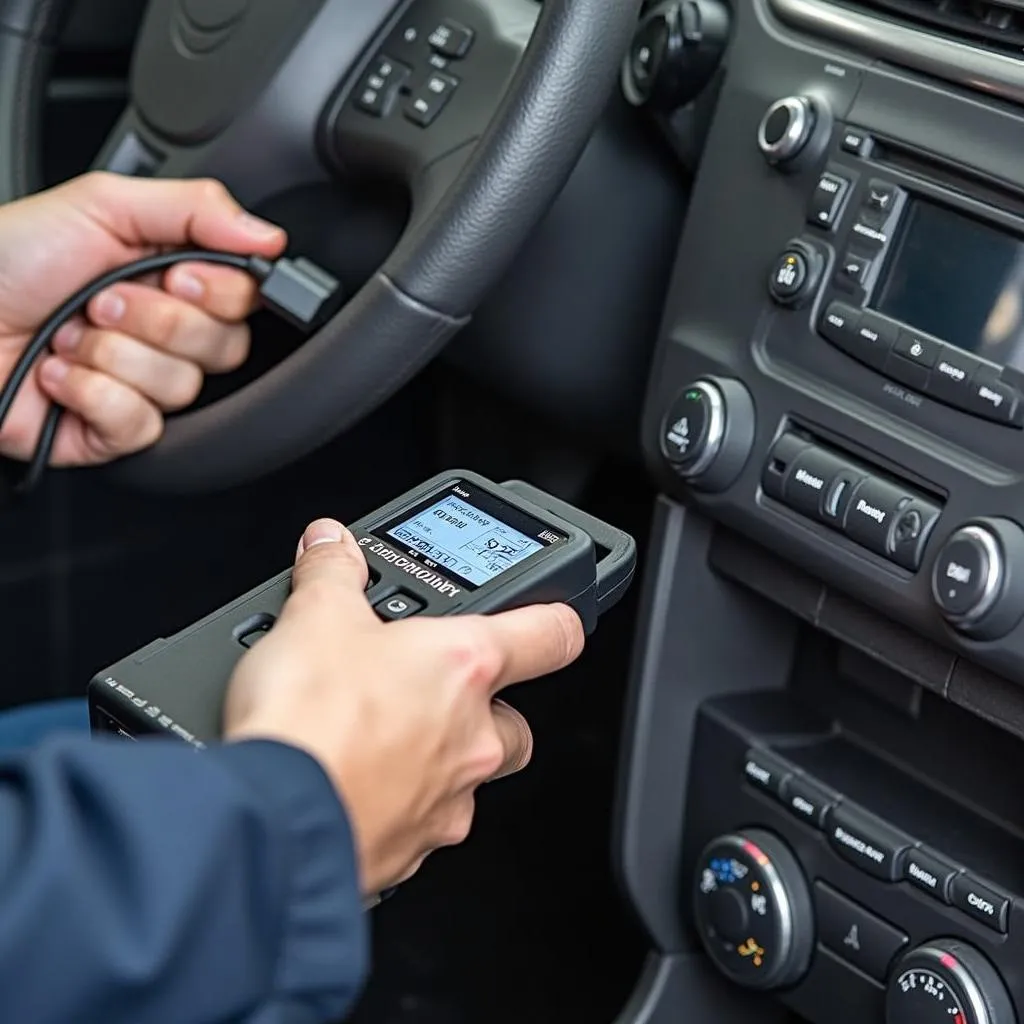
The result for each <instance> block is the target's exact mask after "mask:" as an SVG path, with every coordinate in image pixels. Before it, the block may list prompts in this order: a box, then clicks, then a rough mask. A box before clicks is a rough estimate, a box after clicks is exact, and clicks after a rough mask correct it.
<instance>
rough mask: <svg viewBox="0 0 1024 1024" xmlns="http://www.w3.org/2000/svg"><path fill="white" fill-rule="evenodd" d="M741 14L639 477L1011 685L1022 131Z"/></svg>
mask: <svg viewBox="0 0 1024 1024" xmlns="http://www.w3.org/2000/svg"><path fill="white" fill-rule="evenodd" d="M815 2H817V0H815ZM762 6H765V5H764V4H762V3H760V2H759V3H757V4H755V5H754V10H753V11H750V12H743V11H734V12H733V23H732V34H731V36H730V43H729V58H728V67H729V74H728V76H726V78H725V81H724V82H723V84H722V88H721V92H720V95H719V97H718V105H717V108H716V111H715V114H714V117H713V121H712V123H711V127H710V129H709V131H708V135H707V141H706V145H705V149H704V152H703V155H702V157H701V164H700V169H699V173H698V175H697V178H696V181H695V185H694V190H693V194H692V196H691V201H690V207H689V212H688V214H687V219H686V222H685V226H684V231H683V237H682V242H681V247H680V251H679V257H678V263H677V268H676V272H675V276H674V278H673V280H672V282H671V285H670V287H669V290H668V299H667V308H666V315H665V318H664V326H663V330H662V337H661V339H660V341H659V345H658V347H657V350H656V353H655V357H654V361H653V366H652V370H651V374H650V377H649V387H648V399H647V406H646V409H645V422H644V447H645V454H646V456H647V460H648V464H649V466H650V467H651V471H652V473H653V474H654V476H655V477H656V479H657V481H658V484H659V486H660V487H661V488H662V489H663V490H664V492H665V493H666V494H667V495H668V496H669V497H671V498H675V499H677V500H679V501H682V502H685V503H687V504H688V505H690V506H691V507H696V508H698V509H699V510H700V511H701V512H702V513H704V514H705V515H706V516H707V517H708V518H710V519H712V520H714V521H716V522H718V523H720V524H722V525H723V526H725V527H726V528H728V529H729V530H733V531H736V532H737V533H739V534H742V535H743V536H745V537H746V538H748V539H749V540H752V541H754V542H756V543H757V544H759V545H761V547H762V548H764V549H766V550H768V551H772V552H775V553H776V554H777V555H779V556H780V557H781V558H782V559H783V560H784V561H786V562H788V563H790V564H792V566H793V567H794V569H796V570H799V571H802V572H803V573H809V574H810V575H811V576H812V577H813V578H815V579H816V580H819V581H820V582H821V583H822V584H824V585H825V586H826V587H828V588H829V590H830V591H835V592H836V593H839V594H843V595H845V596H846V597H848V598H852V599H854V600H855V601H856V602H858V603H860V604H861V605H865V606H867V607H869V608H871V609H873V610H874V611H875V612H876V613H879V614H881V615H882V616H884V617H885V618H886V619H887V620H890V621H894V622H898V623H900V624H901V625H902V626H904V627H907V628H909V629H910V630H911V631H912V632H913V633H915V634H917V635H919V636H922V637H925V638H927V639H928V640H929V641H932V642H933V643H936V644H938V645H940V646H941V647H945V648H947V649H949V650H952V651H953V652H954V653H955V654H957V655H959V656H960V657H961V658H963V659H965V660H967V661H970V662H971V663H973V664H975V665H977V666H981V667H983V668H984V669H987V670H989V671H991V672H994V673H996V674H997V675H999V676H1002V677H1006V678H1009V679H1012V680H1014V681H1016V682H1018V683H1021V684H1024V589H1022V590H1020V591H1018V577H1019V576H1021V575H1024V560H1022V558H1024V549H1022V548H1021V541H1022V539H1024V516H1022V514H1021V509H1024V444H1022V438H1024V433H1022V429H1024V168H1022V165H1021V163H1020V161H1019V159H1014V158H1012V155H1011V154H1010V153H1009V152H1008V151H1007V150H1006V147H1005V143H1004V140H1005V139H1006V138H1008V137H1009V136H1008V135H1007V133H1008V132H1011V133H1012V132H1020V131H1024V115H1022V114H1021V113H1020V111H1019V110H1018V111H1016V112H1002V111H997V110H995V109H994V108H989V107H987V106H985V105H983V104H981V105H979V104H977V103H975V102H972V101H969V100H967V99H964V98H963V97H962V96H960V95H956V94H953V93H943V94H941V95H940V94H938V93H936V92H934V91H932V90H928V89H925V88H923V87H922V86H921V85H920V84H919V83H918V82H916V81H913V80H911V79H909V78H907V77H904V76H900V75H898V74H889V73H886V72H884V71H882V70H881V69H880V68H878V67H876V66H870V65H869V66H864V65H859V64H857V63H856V62H853V61H850V60H847V59H844V58H843V57H842V56H841V55H839V54H836V53H831V52H828V51H827V50H826V49H824V48H823V49H821V50H815V48H814V47H809V48H808V47H803V46H801V47H796V46H793V45H789V44H787V42H786V38H785V34H784V33H783V34H781V35H777V34H774V33H769V32H766V31H764V25H763V21H762V14H763V15H764V17H767V16H768V15H767V14H765V13H764V12H763V11H761V7H762ZM759 11H761V13H758V12H759ZM766 69H770V73H769V72H768V71H766ZM739 240H742V241H741V242H740V241H739Z"/></svg>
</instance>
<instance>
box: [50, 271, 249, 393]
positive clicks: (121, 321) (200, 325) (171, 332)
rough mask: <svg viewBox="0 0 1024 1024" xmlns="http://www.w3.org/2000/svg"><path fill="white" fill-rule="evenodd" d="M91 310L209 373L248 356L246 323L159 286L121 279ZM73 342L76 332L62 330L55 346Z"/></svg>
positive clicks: (96, 319)
mask: <svg viewBox="0 0 1024 1024" xmlns="http://www.w3.org/2000/svg"><path fill="white" fill-rule="evenodd" d="M88 315H89V319H90V320H91V321H92V323H93V324H95V325H96V326H97V327H105V328H108V329H111V330H116V331H117V332H118V333H119V334H126V335H130V336H131V337H133V338H138V339H139V340H140V341H144V342H145V343H146V344H147V345H151V346H153V347H154V348H158V349H162V350H163V351H165V352H168V353H170V354H172V355H176V356H180V357H182V358H184V359H188V360H189V361H190V362H193V363H196V364H198V365H199V366H200V367H202V369H204V370H205V371H206V372H208V373H227V372H229V371H231V370H237V369H238V367H239V366H241V365H242V363H244V362H245V360H246V359H247V358H248V356H249V347H250V335H249V329H248V326H247V325H245V324H241V323H226V322H225V321H223V320H221V319H218V318H217V317H216V316H215V315H213V316H211V315H210V314H209V313H207V312H204V311H203V310H202V309H199V308H198V307H197V306H194V305H192V304H191V303H189V302H182V301H181V299H176V298H174V297H173V296H171V295H167V294H166V293H164V292H162V291H159V290H157V289H156V288H147V287H145V286H144V285H139V284H121V285H117V286H116V287H114V288H110V289H108V290H107V291H105V292H101V293H100V294H99V295H97V296H96V298H95V299H93V301H92V302H90V303H89V308H88ZM73 343H74V334H73V333H72V332H67V333H66V334H65V333H64V332H61V333H60V334H58V337H57V338H55V339H54V348H57V349H59V350H61V351H71V348H72V347H73ZM62 346H68V347H62Z"/></svg>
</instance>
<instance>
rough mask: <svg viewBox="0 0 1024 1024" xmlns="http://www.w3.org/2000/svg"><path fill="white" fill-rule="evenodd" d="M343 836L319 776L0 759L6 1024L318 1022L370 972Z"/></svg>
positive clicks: (317, 772)
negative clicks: (71, 1023)
mask: <svg viewBox="0 0 1024 1024" xmlns="http://www.w3.org/2000/svg"><path fill="white" fill-rule="evenodd" d="M366 928H367V925H366V916H365V914H364V913H363V909H362V901H361V897H360V892H359V881H358V873H357V868H356V861H355V853H354V847H353V839H352V834H351V831H350V828H349V824H348V821H347V818H346V816H345V814H344V811H343V810H342V807H341V804H340V802H339V801H338V798H337V796H336V795H335V793H334V790H333V789H332V787H331V785H330V783H329V781H328V779H327V777H326V776H325V775H324V773H323V771H322V770H321V768H320V766H319V765H318V764H317V763H316V762H315V761H314V760H313V759H312V758H310V757H308V756H307V755H306V754H304V753H301V752H300V751H298V750H294V749H292V748H290V747H286V746H284V745H280V744H276V743H269V742H252V743H242V744H238V745H233V746H223V747H218V748H212V749H209V750H205V751H202V752H196V751H194V750H192V749H191V748H189V747H186V746H185V745H184V744H181V745H179V744H176V743H165V742H163V741H159V740H153V741H149V740H147V741H142V742H140V743H129V742H127V741H123V740H111V741H99V740H90V739H87V738H85V737H82V738H74V739H71V738H69V739H61V740H57V741H54V742H50V743H48V744H44V745H43V746H42V747H40V748H39V749H37V750H35V751H32V752H30V753H27V754H26V755H24V756H22V757H18V758H8V759H6V760H0V1006H2V1013H0V1016H2V1017H3V1019H4V1020H7V1021H24V1022H26V1024H27V1022H29V1021H31V1022H32V1024H68V1022H69V1021H102V1022H103V1024H183V1022H185V1021H188V1022H189V1024H223V1022H229V1021H230V1022H246V1024H250V1022H251V1024H326V1022H331V1021H335V1020H338V1019H340V1018H342V1017H343V1016H344V1014H345V1013H346V1011H347V1009H348V1008H349V1007H350V1005H351V1003H352V1001H353V1000H354V998H355V996H356V995H357V993H358V991H359V989H360V987H361V984H362V981H363V976H364V973H365V970H366V964H367V955H368V954H367V936H366Z"/></svg>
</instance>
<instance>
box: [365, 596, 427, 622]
mask: <svg viewBox="0 0 1024 1024" xmlns="http://www.w3.org/2000/svg"><path fill="white" fill-rule="evenodd" d="M425 607H426V606H425V605H424V604H423V602H422V601H421V600H419V598H416V597H413V596H412V595H411V594H405V593H402V592H399V593H397V594H392V595H391V596H390V597H386V598H384V600H383V601H379V602H378V603H377V604H376V605H374V608H373V610H374V611H375V612H376V613H377V616H378V618H381V619H383V620H384V621H385V622H397V621H398V620H399V619H408V618H410V617H411V616H413V615H416V614H417V613H418V612H421V611H423V609H424V608H425Z"/></svg>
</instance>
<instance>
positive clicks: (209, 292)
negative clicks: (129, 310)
mask: <svg viewBox="0 0 1024 1024" xmlns="http://www.w3.org/2000/svg"><path fill="white" fill-rule="evenodd" d="M164 288H166V289H167V291H168V292H170V293H171V294H172V295H176V296H177V297H178V298H179V299H184V300H185V301H186V302H191V303H193V304H195V305H197V306H199V307H201V308H202V309H204V310H206V312H207V313H209V314H210V315H211V316H215V317H218V318H219V319H221V320H244V319H245V318H246V317H247V316H249V315H250V314H252V313H254V312H255V311H256V310H257V309H259V306H260V303H259V287H258V285H257V284H256V282H255V281H254V280H253V278H252V277H250V276H249V275H248V274H243V273H242V272H241V271H240V270H232V269H231V267H221V266H217V265H216V264H213V263H179V264H178V266H176V267H173V268H172V269H171V270H169V271H168V272H167V274H166V275H165V276H164Z"/></svg>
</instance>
